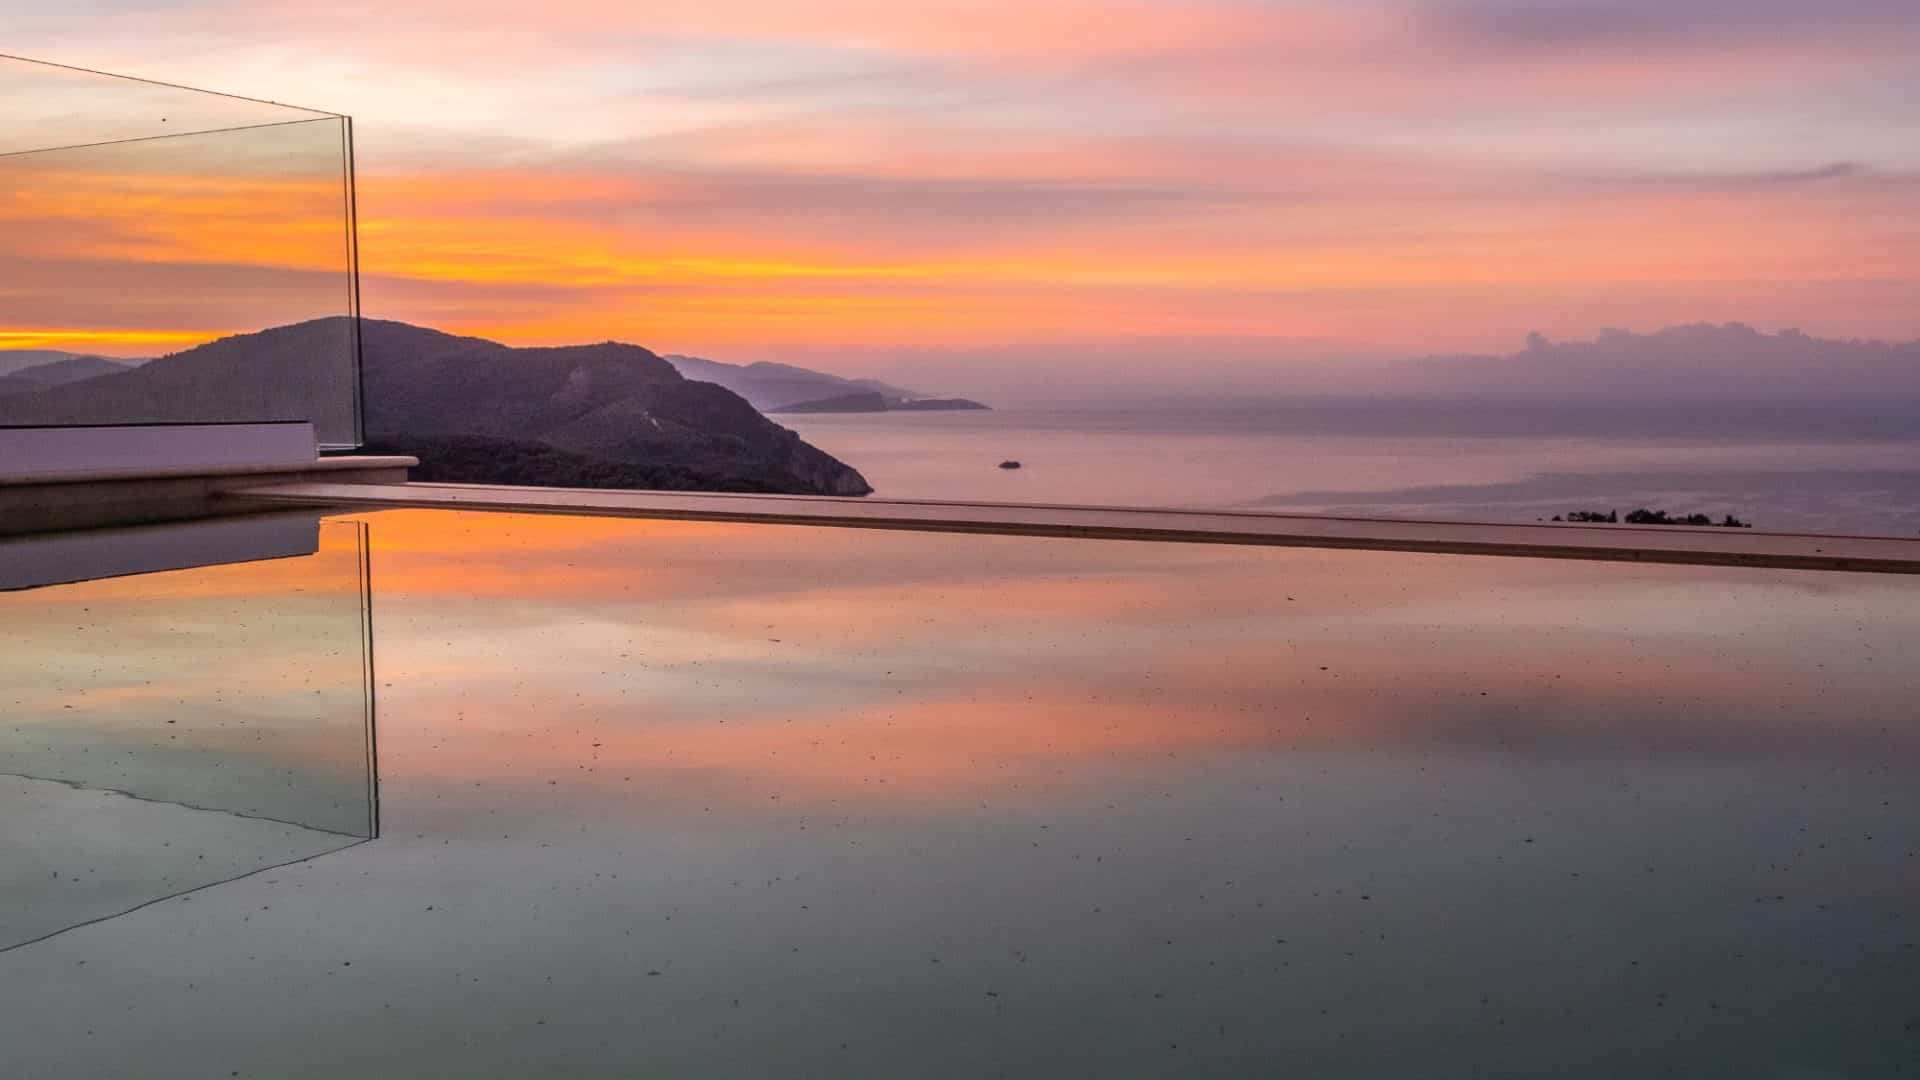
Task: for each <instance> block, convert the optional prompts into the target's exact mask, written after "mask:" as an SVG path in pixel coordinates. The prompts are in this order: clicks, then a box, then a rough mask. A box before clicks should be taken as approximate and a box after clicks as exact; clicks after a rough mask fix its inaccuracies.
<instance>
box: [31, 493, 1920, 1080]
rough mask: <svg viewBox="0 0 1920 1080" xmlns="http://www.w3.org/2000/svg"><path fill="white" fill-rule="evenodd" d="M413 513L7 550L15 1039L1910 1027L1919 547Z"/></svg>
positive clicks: (1442, 1038) (254, 1047) (371, 1049)
mask: <svg viewBox="0 0 1920 1080" xmlns="http://www.w3.org/2000/svg"><path fill="white" fill-rule="evenodd" d="M364 520H365V521H366V523H367V530H366V536H367V537H369V538H370V544H371V557H370V568H371V578H370V583H371V590H370V591H371V597H372V611H371V614H372V626H373V661H374V679H373V686H372V689H373V690H374V691H375V692H376V693H377V697H378V728H377V740H375V739H372V738H369V733H368V732H367V731H366V730H365V727H364V723H363V717H364V704H365V703H364V695H365V693H366V690H367V686H366V683H365V679H364V667H363V664H362V660H363V657H361V655H360V654H359V652H358V651H357V650H358V647H359V646H358V644H357V643H358V642H359V641H360V640H361V638H360V634H361V632H362V629H363V623H362V622H361V616H362V614H363V611H362V607H361V604H362V601H363V598H364V596H365V595H366V589H367V585H368V579H366V578H364V577H363V576H362V575H361V572H360V571H361V569H362V563H361V559H360V552H359V550H358V547H359V544H360V543H361V540H360V536H361V533H360V531H359V530H358V529H357V528H355V527H352V526H350V525H345V524H344V523H342V522H330V523H327V524H326V525H324V526H323V527H322V529H321V537H322V541H321V544H320V550H319V551H318V552H317V553H316V554H314V555H311V556H307V557H297V558H289V559H280V560H275V561H270V562H255V563H244V564H237V565H230V566H222V567H211V568H204V569H196V570H181V571H174V572H169V573H160V574H150V575H143V576H137V577H127V578H119V579H115V580H111V581H96V582H90V583H85V584H79V585H55V586H49V587H46V588H42V589H35V590H28V591H24V592H15V593H0V646H4V656H5V659H0V710H4V712H0V773H4V774H9V775H8V776H0V808H7V810H6V817H5V818H4V820H5V822H6V824H5V826H4V828H5V833H4V839H0V867H5V866H10V867H12V869H10V870H9V869H0V889H4V890H5V894H4V896H5V897H6V900H7V907H8V911H9V914H8V916H7V917H6V920H5V921H0V931H8V932H11V933H12V934H13V942H18V941H23V940H29V939H33V938H38V937H40V936H41V935H43V934H46V933H53V936H50V937H45V939H44V940H38V941H37V942H35V943H32V944H24V945H18V946H17V947H13V948H10V949H7V950H6V951H0V1074H4V1075H6V1076H8V1077H13V1076H19V1077H33V1078H38V1077H68V1076H74V1077H79V1076H118V1075H140V1076H147V1077H176V1076H178V1077H201V1076H235V1075H237V1076H243V1077H308V1076H344V1075H364V1076H380V1077H439V1076H501V1077H520V1076H548V1075H552V1076H636V1075H661V1076H679V1075H707V1076H820V1077H843V1076H885V1077H895V1076H937V1077H947V1076H951V1077H974V1076H983V1075H1012V1076H1032V1077H1041V1076H1045V1077H1057V1076H1093V1075H1099V1076H1169V1075H1180V1076H1234V1077H1238V1076H1248V1075H1288V1076H1313V1077H1349V1076H1351V1077H1373V1076H1394V1077H1399V1076H1419V1077H1447V1078H1453V1077H1459V1078H1468V1077H1472V1078H1484V1077H1539V1076H1553V1077H1594V1078H1601V1077H1608V1078H1611V1077H1624V1076H1661V1075H1673V1076H1685V1077H1718V1076H1728V1077H1781V1078H1787V1077H1912V1076H1915V1075H1920V784H1916V778H1917V777H1920V665H1916V664H1914V663H1913V656H1914V654H1915V651H1916V648H1920V579H1913V578H1902V577H1892V576H1877V575H1856V574H1841V573H1812V572H1800V573H1794V572H1779V571H1753V570H1737V569H1707V568H1691V567H1643V566H1634V565H1627V564H1602V563H1580V562H1555V561H1544V560H1527V559H1504V558H1488V557H1463V556H1438V555H1432V556H1429V555H1408V554H1386V553H1364V552H1335V551H1311V550H1266V549H1248V548H1215V547H1198V546H1175V545H1162V544H1135V543H1121V542H1096V541H1074V540H1035V539H1017V538H995V537H970V536H927V535H912V534H904V533H880V532H859V531H850V530H827V529H810V528H797V527H776V526H720V525H698V524H676V523H650V522H636V521H615V520H601V519H591V518H567V517H515V516H507V515H463V514H452V513H444V512H421V511H410V512H388V513H381V514H374V515H370V516H367V517H365V518H364ZM169 719H170V720H172V721H174V722H173V723H171V724H168V723H166V721H167V720H169ZM376 747H377V749H376ZM369 757H371V758H372V761H371V762H370V761H369ZM376 775H377V780H376V779H375V776H376ZM22 777H32V779H22ZM9 785H10V786H9ZM376 799H377V803H376ZM376 810H377V812H376ZM376 832H377V834H378V835H377V838H371V839H370V838H369V837H371V836H373V834H375V833H376ZM210 860H211V863H212V864H213V865H209V861H210ZM49 873H51V874H55V875H56V876H55V877H53V878H48V877H47V876H46V875H47V874H49ZM58 875H65V876H58ZM75 882H77V883H78V884H74V883H75ZM128 908H133V909H134V910H132V911H131V913H128V914H118V912H120V911H123V910H126V909H128ZM95 918H99V919H100V921H91V920H93V919H95ZM80 924H85V925H80ZM69 927H71V928H69ZM9 928H10V929H9ZM60 930H64V932H57V933H56V932H55V931H60ZM8 944H10V942H9V941H8V940H7V939H5V938H0V947H4V946H7V945H8Z"/></svg>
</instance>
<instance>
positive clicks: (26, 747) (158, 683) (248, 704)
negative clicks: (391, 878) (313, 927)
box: [0, 521, 377, 947]
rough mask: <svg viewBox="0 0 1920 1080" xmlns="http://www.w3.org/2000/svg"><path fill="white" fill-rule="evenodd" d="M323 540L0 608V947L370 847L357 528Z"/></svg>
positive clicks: (20, 597) (12, 596)
mask: <svg viewBox="0 0 1920 1080" xmlns="http://www.w3.org/2000/svg"><path fill="white" fill-rule="evenodd" d="M308 529H309V530H310V532H309V535H311V529H312V526H311V525H309V526H308ZM280 531H282V532H284V531H285V530H284V529H282V530H280ZM156 533H157V530H132V531H129V532H128V533H127V534H126V536H127V538H128V542H129V543H130V544H135V545H139V546H141V547H143V548H148V547H152V546H155V545H156V544H160V543H162V542H163V541H162V540H161V539H160V538H158V537H157V536H156ZM318 536H319V543H318V545H317V550H313V551H312V553H311V554H306V555H300V556H296V557H291V558H289V557H285V556H286V554H287V551H286V547H285V545H284V543H282V542H281V541H282V540H283V539H284V538H283V537H277V536H276V537H272V538H270V539H271V543H270V544H269V546H267V547H264V548H262V550H261V551H260V553H259V557H260V558H261V559H262V561H256V562H245V563H232V564H227V565H218V566H210V567H203V568H198V569H188V570H175V571H169V572H163V573H153V574H142V575H138V576H132V577H122V578H113V579H109V580H101V581H91V582H83V583H79V584H69V585H53V586H47V587H44V588H37V589H27V590H23V591H17V592H10V593H0V687H4V688H5V689H4V692H3V693H4V698H5V702H4V704H5V713H4V719H0V820H4V821H6V822H7V829H6V832H5V837H4V841H0V897H4V902H0V947H6V946H9V945H15V944H19V943H21V942H23V941H29V940H33V939H36V938H39V937H42V936H45V935H46V934H50V933H55V932H58V931H59V930H62V929H66V928H69V927H72V926H75V925H79V924H81V923H85V922H90V921H93V920H96V919H100V918H104V917H107V916H111V915H115V914H119V913H121V912H124V911H127V910H129V909H131V908H133V907H137V906H140V905H142V904H144V903H147V902H150V901H152V900H154V899H158V898H161V897H164V896H169V895H174V894H177V893H180V892H183V891H187V890H190V889H195V888H199V887H202V886H205V885H209V884H213V883H215V882H219V881H224V880H228V879H230V878H233V877H236V876H239V875H242V874H246V873H250V872H252V871H255V870H259V869H262V868H265V867H268V866H273V865H277V864H281V863H285V862H289V861H293V860H297V859H303V858H310V857H312V856H314V855H317V854H321V853H323V852H327V851H332V850H336V849H338V848H341V847H343V846H346V845H348V844H351V843H354V842H357V841H358V840H360V839H364V838H367V837H370V836H372V835H374V833H375V832H376V831H377V815H376V810H375V800H374V791H373V786H372V775H371V766H372V757H371V743H370V740H371V696H370V683H369V664H370V656H369V653H368V651H367V646H368V643H369V639H368V635H367V630H368V622H367V606H366V604H367V599H366V596H367V594H366V579H365V573H364V565H365V561H364V547H365V544H364V529H363V527H362V526H361V525H360V524H359V523H357V522H352V521H332V522H327V523H325V524H322V525H320V526H319V529H318Z"/></svg>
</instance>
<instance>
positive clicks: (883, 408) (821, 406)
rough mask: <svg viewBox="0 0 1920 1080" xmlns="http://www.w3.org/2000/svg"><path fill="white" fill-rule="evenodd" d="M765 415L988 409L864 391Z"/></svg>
mask: <svg viewBox="0 0 1920 1080" xmlns="http://www.w3.org/2000/svg"><path fill="white" fill-rule="evenodd" d="M765 411H766V412H769V413H881V412H959V411H976V412H984V411H987V406H985V405H982V404H980V403H979V402H977V401H968V400H967V399H966V398H912V399H908V400H901V399H899V398H889V397H887V396H886V395H885V394H880V393H876V392H873V391H862V392H859V393H853V394H835V395H834V396H833V397H830V398H821V399H819V400H817V401H801V402H796V403H794V404H792V405H782V406H780V407H779V408H777V409H767V410H765Z"/></svg>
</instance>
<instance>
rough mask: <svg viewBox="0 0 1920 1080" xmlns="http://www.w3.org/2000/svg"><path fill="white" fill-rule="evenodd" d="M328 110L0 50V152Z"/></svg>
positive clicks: (194, 129)
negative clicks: (35, 58)
mask: <svg viewBox="0 0 1920 1080" xmlns="http://www.w3.org/2000/svg"><path fill="white" fill-rule="evenodd" d="M328 115H330V114H328V113H324V112H319V111H316V110H313V109H303V108H298V107H295V106H290V105H282V104H278V103H275V102H270V101H259V100H254V99H250V98H245V97H237V96H235V95H232V94H220V93H213V92H209V91H206V90H197V89H194V88H191V87H186V86H176V85H171V84H168V83H164V82H155V81H152V80H149V79H140V78H129V77H127V76H123V75H115V74H110V73H107V72H102V71H93V70H89V69H86V68H80V67H72V66H69V65H65V64H56V63H49V62H46V61H41V60H32V59H27V58H24V57H16V56H6V55H0V154H13V153H19V152H21V151H26V150H51V149H54V148H56V147H63V146H90V145H94V144H97V143H106V142H123V141H127V140H133V139H151V138H157V137H162V136H170V135H190V134H194V133H196V132H202V131H216V130H225V129H228V128H242V127H256V126H259V125H262V124H278V123H286V122H288V121H298V120H312V119H314V118H316V117H321V116H328Z"/></svg>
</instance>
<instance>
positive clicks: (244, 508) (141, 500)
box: [0, 457, 419, 536]
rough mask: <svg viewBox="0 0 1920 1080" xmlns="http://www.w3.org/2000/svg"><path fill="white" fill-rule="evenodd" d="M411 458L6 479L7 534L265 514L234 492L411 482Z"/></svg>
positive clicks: (1, 501)
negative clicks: (277, 486) (266, 487)
mask: <svg viewBox="0 0 1920 1080" xmlns="http://www.w3.org/2000/svg"><path fill="white" fill-rule="evenodd" d="M418 464H419V461H418V460H416V459H414V458H410V457H334V458H319V459H316V460H313V461H306V462H302V463H300V464H298V465H287V464H275V465H221V466H185V467H176V468H161V469H114V470H111V471H102V472H86V473H75V472H65V473H51V474H40V475H24V476H0V536H20V535H25V534H30V533H45V532H67V531H70V530H75V529H98V528H110V527H115V526H122V525H147V524H153V523H156V522H163V521H189V520H193V519H197V518H204V517H213V516H217V515H221V514H232V513H249V512H253V511H256V510H258V509H259V507H258V506H257V505H249V504H246V503H242V502H236V501H233V500H229V499H224V498H222V497H221V496H223V495H225V494H226V493H227V492H229V491H232V490H234V489H235V488H249V487H258V486H261V485H274V484H297V483H302V482H311V481H317V480H325V481H328V484H327V486H329V487H345V488H351V487H353V486H354V485H356V484H361V483H378V484H384V485H402V486H403V485H404V484H405V483H406V479H407V470H408V469H409V468H412V467H413V466H415V465H418Z"/></svg>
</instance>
